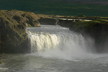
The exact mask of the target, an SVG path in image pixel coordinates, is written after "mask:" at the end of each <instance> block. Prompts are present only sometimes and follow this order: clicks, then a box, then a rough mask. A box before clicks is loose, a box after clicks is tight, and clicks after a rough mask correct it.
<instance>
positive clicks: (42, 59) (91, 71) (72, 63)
mask: <svg viewBox="0 0 108 72" xmlns="http://www.w3.org/2000/svg"><path fill="white" fill-rule="evenodd" d="M26 31H27V34H28V38H29V40H30V43H31V44H30V45H31V53H30V54H10V55H9V54H8V55H6V54H4V55H3V63H2V64H0V72H108V54H97V53H95V47H94V40H93V39H92V38H90V37H88V36H83V35H81V34H79V33H75V32H73V31H70V30H69V29H68V28H64V27H60V26H51V25H43V26H41V27H38V28H35V27H32V28H31V27H30V28H27V29H26Z"/></svg>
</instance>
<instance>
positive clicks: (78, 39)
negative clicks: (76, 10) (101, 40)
mask: <svg viewBox="0 0 108 72" xmlns="http://www.w3.org/2000/svg"><path fill="white" fill-rule="evenodd" d="M27 34H28V37H29V39H30V43H31V52H32V53H36V54H37V55H40V56H44V57H53V58H54V57H57V58H66V59H71V58H73V57H81V56H82V55H86V54H87V53H89V52H91V51H92V49H93V43H94V42H93V40H92V39H91V38H90V37H84V36H83V35H81V34H78V33H75V32H72V31H70V30H69V29H68V28H64V27H60V26H49V25H46V26H42V27H40V28H35V27H34V28H32V27H31V28H27Z"/></svg>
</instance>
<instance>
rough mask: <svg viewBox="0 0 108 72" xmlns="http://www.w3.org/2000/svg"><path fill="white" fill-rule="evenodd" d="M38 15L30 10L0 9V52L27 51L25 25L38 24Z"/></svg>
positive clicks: (28, 49)
mask: <svg viewBox="0 0 108 72" xmlns="http://www.w3.org/2000/svg"><path fill="white" fill-rule="evenodd" d="M38 18H39V17H38V16H37V15H36V14H34V13H32V12H24V11H17V10H11V11H8V10H0V53H24V52H29V51H30V48H29V46H30V45H29V43H28V42H29V41H28V38H27V34H26V30H25V29H26V27H27V26H33V27H35V26H39V25H40V24H39V22H38Z"/></svg>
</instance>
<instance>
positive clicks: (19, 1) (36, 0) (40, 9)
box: [0, 0, 108, 16]
mask: <svg viewBox="0 0 108 72" xmlns="http://www.w3.org/2000/svg"><path fill="white" fill-rule="evenodd" d="M0 9H9V10H10V9H18V10H27V11H33V12H36V13H43V14H53V15H73V16H76V15H81V14H84V15H86V16H108V5H99V4H98V5H96V4H80V3H72V2H70V3H69V2H67V3H66V2H63V1H54V0H26V1H24V0H3V1H2V0H0Z"/></svg>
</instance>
